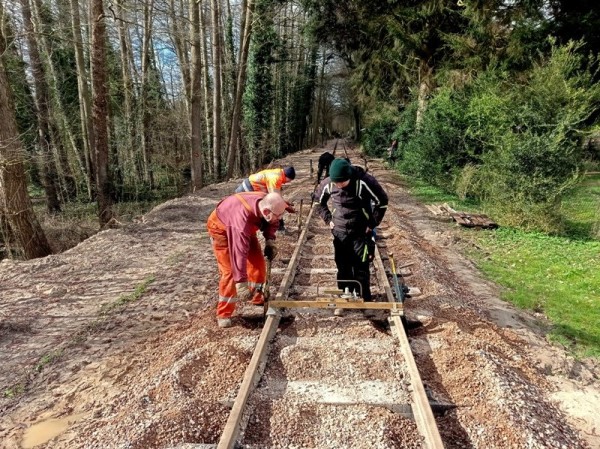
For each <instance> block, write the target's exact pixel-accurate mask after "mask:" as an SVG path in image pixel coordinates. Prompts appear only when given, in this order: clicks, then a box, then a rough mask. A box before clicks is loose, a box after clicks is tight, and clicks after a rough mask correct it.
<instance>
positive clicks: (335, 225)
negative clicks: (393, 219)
mask: <svg viewBox="0 0 600 449" xmlns="http://www.w3.org/2000/svg"><path fill="white" fill-rule="evenodd" d="M330 198H331V202H332V206H333V207H332V209H329V207H328V204H327V203H328V201H329V199H330ZM314 200H315V203H316V212H317V213H318V214H319V215H320V216H321V218H322V219H323V221H325V223H326V224H327V225H328V226H329V228H330V229H331V233H332V234H333V248H334V253H335V264H336V266H337V270H338V272H337V279H338V288H339V289H340V290H345V289H346V288H348V290H349V291H353V290H355V291H356V293H357V294H360V293H361V292H359V291H358V285H357V283H356V282H344V281H349V280H351V281H358V283H360V287H361V289H362V298H363V299H364V300H365V301H371V285H370V272H369V263H370V262H371V260H373V257H374V255H375V241H374V239H373V230H374V229H375V227H376V226H379V224H380V223H381V220H383V216H384V215H385V212H386V210H387V205H388V196H387V194H386V192H385V190H384V189H383V188H382V187H381V185H380V184H379V182H377V180H376V179H375V178H374V177H373V176H372V175H370V174H368V173H367V172H366V171H365V170H364V169H363V168H361V167H356V166H352V165H350V163H349V162H348V161H347V160H346V159H341V158H340V159H335V160H334V161H333V162H332V163H331V167H330V168H329V177H327V178H325V179H324V180H323V181H322V182H321V184H320V185H319V187H318V188H317V191H316V193H315V196H314ZM371 312H372V311H370V310H365V315H372V313H371ZM335 314H336V315H337V316H340V315H342V314H343V309H336V310H335Z"/></svg>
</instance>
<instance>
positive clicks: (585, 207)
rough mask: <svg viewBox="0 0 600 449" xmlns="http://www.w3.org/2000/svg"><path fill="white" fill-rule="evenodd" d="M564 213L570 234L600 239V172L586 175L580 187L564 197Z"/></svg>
mask: <svg viewBox="0 0 600 449" xmlns="http://www.w3.org/2000/svg"><path fill="white" fill-rule="evenodd" d="M562 213H563V215H564V217H565V227H566V232H567V234H568V235H569V236H571V237H574V238H583V239H586V238H590V237H592V238H596V239H600V227H599V226H598V223H599V222H600V173H594V174H591V175H588V176H586V177H585V178H584V180H583V182H582V183H581V185H580V187H579V188H577V189H576V190H575V191H573V192H572V193H571V194H569V195H568V196H567V197H565V198H564V200H563V204H562Z"/></svg>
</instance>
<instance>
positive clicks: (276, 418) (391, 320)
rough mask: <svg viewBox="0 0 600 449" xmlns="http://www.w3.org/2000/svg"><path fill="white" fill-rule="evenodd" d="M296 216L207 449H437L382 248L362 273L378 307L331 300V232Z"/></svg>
mask: <svg viewBox="0 0 600 449" xmlns="http://www.w3.org/2000/svg"><path fill="white" fill-rule="evenodd" d="M346 154H347V153H346ZM302 209H304V210H301V211H300V213H299V215H300V217H301V219H300V220H298V223H297V231H296V233H295V234H294V238H296V236H297V241H296V242H295V245H292V244H290V245H288V246H285V247H284V248H282V249H283V251H280V253H281V252H283V254H282V255H281V256H280V258H279V259H276V260H275V261H274V262H273V268H272V273H271V279H270V281H271V286H272V289H273V291H276V293H275V294H273V293H271V298H270V302H269V307H268V311H267V314H266V318H265V323H264V327H263V329H262V333H261V335H260V337H259V340H258V343H257V345H256V348H255V351H254V353H253V356H252V358H251V360H250V362H249V365H248V367H247V369H246V373H245V375H244V378H243V380H242V383H241V385H240V388H239V391H238V394H237V397H236V399H235V401H234V402H233V406H232V409H231V413H230V416H229V418H228V421H227V423H226V425H225V428H224V431H223V434H222V436H221V438H220V441H219V443H218V445H217V448H219V449H225V448H248V449H254V448H262V449H268V448H350V447H351V448H356V449H360V448H375V447H377V448H443V444H442V442H441V439H440V435H439V432H438V429H437V427H436V423H435V419H434V416H433V413H432V410H431V407H430V405H429V401H428V399H427V396H426V393H425V391H424V388H423V385H422V382H421V379H420V377H419V373H418V370H417V367H416V364H415V361H414V358H413V356H412V353H411V349H410V345H409V342H408V338H407V336H406V333H405V331H404V329H403V326H402V318H403V312H402V303H400V302H397V301H396V298H395V297H394V294H393V293H392V291H393V287H392V286H391V285H390V280H389V275H390V266H389V257H388V255H387V254H386V248H385V244H384V243H382V242H381V241H380V242H378V249H377V250H376V257H375V260H374V264H373V266H372V270H371V285H372V293H373V297H374V298H375V299H376V300H377V301H378V302H376V303H364V302H362V300H360V298H351V299H349V300H348V299H341V298H340V295H339V293H340V292H339V291H337V284H336V269H335V262H334V259H333V245H332V241H331V240H332V239H331V233H330V231H329V229H328V228H327V227H326V226H325V224H324V223H323V222H322V220H320V218H319V217H317V216H316V214H315V211H314V208H313V207H303V208H302ZM384 224H385V220H384ZM289 228H290V226H289V224H288V229H289ZM289 240H290V241H293V239H289ZM275 289H276V290H275ZM292 301H293V303H292ZM298 305H302V307H297V306H298ZM283 306H286V307H283ZM309 306H310V307H309ZM366 307H370V308H372V309H375V308H379V310H375V313H377V314H379V317H378V319H373V318H371V317H366V316H365V312H364V309H365V308H366ZM334 308H344V309H345V313H344V315H343V316H334V314H333V309H334ZM382 314H385V315H384V316H382Z"/></svg>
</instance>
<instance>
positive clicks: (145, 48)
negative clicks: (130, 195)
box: [141, 0, 154, 189]
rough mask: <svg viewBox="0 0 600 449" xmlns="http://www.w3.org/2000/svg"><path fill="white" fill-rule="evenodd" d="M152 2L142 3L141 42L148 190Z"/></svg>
mask: <svg viewBox="0 0 600 449" xmlns="http://www.w3.org/2000/svg"><path fill="white" fill-rule="evenodd" d="M153 8H154V0H149V1H148V2H146V3H144V38H143V40H142V87H141V91H142V95H141V96H142V133H141V134H142V157H143V160H144V180H145V181H146V182H147V183H148V185H149V187H150V189H153V188H154V174H153V170H152V148H151V144H150V136H151V129H150V122H151V119H152V117H151V112H150V108H149V97H148V88H149V83H150V64H151V62H152V61H153V59H154V58H153V57H152V55H151V51H152V10H153Z"/></svg>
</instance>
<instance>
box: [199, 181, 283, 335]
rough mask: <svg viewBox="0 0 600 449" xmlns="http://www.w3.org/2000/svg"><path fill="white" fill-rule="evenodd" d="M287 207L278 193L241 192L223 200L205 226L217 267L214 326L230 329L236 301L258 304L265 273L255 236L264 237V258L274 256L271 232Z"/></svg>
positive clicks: (275, 250) (262, 300)
mask: <svg viewBox="0 0 600 449" xmlns="http://www.w3.org/2000/svg"><path fill="white" fill-rule="evenodd" d="M287 207H288V204H287V203H286V202H285V200H284V199H283V197H282V196H281V195H280V194H279V193H275V192H273V193H268V194H267V193H264V192H242V193H235V194H233V195H231V196H228V197H227V198H225V199H223V200H222V201H221V202H220V203H219V204H218V205H217V207H216V209H215V210H214V211H213V212H212V213H211V214H210V216H209V217H208V221H207V223H206V227H207V229H208V233H209V235H210V237H211V241H212V246H213V251H214V253H215V256H216V258H217V264H218V265H219V273H220V275H221V278H220V280H219V302H218V304H217V324H218V325H219V327H231V324H232V323H231V316H232V315H233V312H234V311H235V304H236V302H238V301H248V300H251V302H252V304H256V305H262V304H263V303H264V296H263V294H262V287H263V284H264V282H265V280H266V275H267V273H266V272H267V270H266V265H265V259H264V258H263V253H261V248H260V243H259V242H258V238H257V236H256V233H257V232H258V231H261V232H262V234H263V236H264V238H265V249H264V256H265V257H267V258H268V259H269V260H272V259H273V258H274V257H275V255H276V254H277V247H276V246H275V233H276V232H277V227H278V222H279V219H280V218H281V217H282V216H283V214H284V213H285V210H286V208H287Z"/></svg>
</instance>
